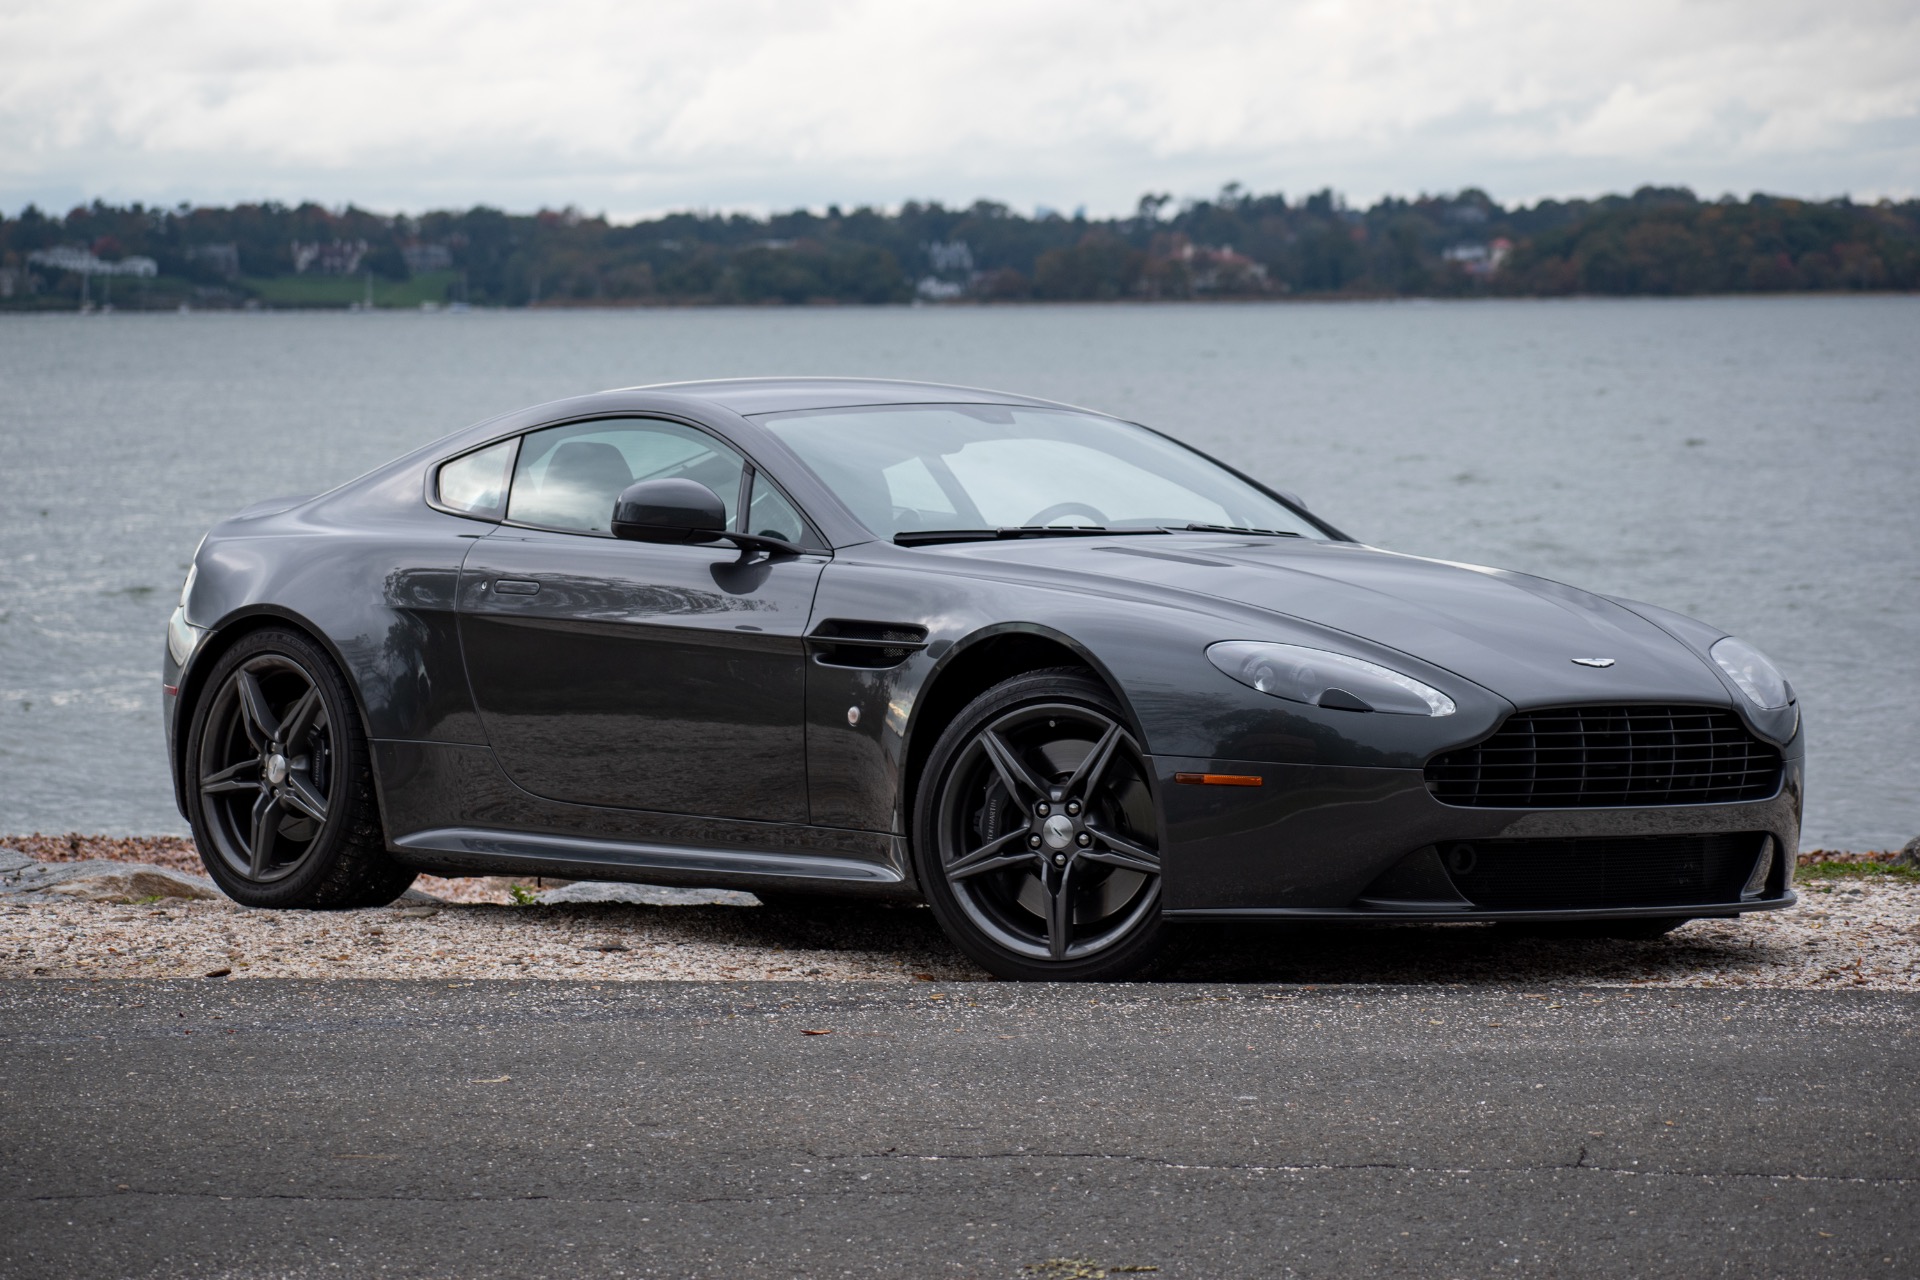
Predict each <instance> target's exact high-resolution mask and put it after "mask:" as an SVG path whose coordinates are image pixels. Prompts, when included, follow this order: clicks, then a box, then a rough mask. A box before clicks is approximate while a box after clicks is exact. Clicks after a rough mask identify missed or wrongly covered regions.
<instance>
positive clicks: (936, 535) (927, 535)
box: [893, 525, 1168, 547]
mask: <svg viewBox="0 0 1920 1280" xmlns="http://www.w3.org/2000/svg"><path fill="white" fill-rule="evenodd" d="M1166 532H1168V531H1167V530H1165V529H1106V528H1102V527H1100V526H1098V525H1094V526H1091V527H1089V526H1086V525H1019V526H1015V527H1012V528H1000V529H905V530H902V531H901V532H899V533H896V534H894V535H893V542H894V545H895V546H900V547H925V546H931V545H933V544H934V543H937V542H999V541H1001V540H1003V539H1007V538H1112V537H1123V536H1127V535H1131V534H1136V533H1166Z"/></svg>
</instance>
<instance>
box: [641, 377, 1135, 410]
mask: <svg viewBox="0 0 1920 1280" xmlns="http://www.w3.org/2000/svg"><path fill="white" fill-rule="evenodd" d="M619 390H622V391H656V392H660V393H663V394H666V395H674V396H683V397H686V398H687V399H691V400H703V401H705V402H707V403H709V404H713V405H717V406H719V407H720V408H723V409H728V410H731V411H732V412H734V413H737V414H740V415H741V416H742V417H745V416H747V415H749V414H760V413H782V412H791V411H793V410H800V409H846V408H852V407H854V406H857V405H876V404H1016V405H1034V406H1044V407H1047V408H1054V409H1066V408H1072V407H1074V406H1071V405H1063V404H1060V403H1058V402H1056V401H1052V400H1040V399H1036V398H1035V397H1033V396H1023V395H1016V394H1014V393H1013V392H1010V391H989V390H986V389H984V388H981V387H960V386H953V385H951V384H948V383H944V382H909V381H905V380H902V379H895V378H716V379H712V380H710V381H706V382H659V383H654V384H652V385H649V386H642V387H621V388H619ZM1103 416H1104V415H1103Z"/></svg>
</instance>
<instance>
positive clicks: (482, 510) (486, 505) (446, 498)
mask: <svg viewBox="0 0 1920 1280" xmlns="http://www.w3.org/2000/svg"><path fill="white" fill-rule="evenodd" d="M517 443H518V441H516V440H502V441H501V442H500V443H499V444H492V445H488V446H487V447H486V448H484V449H476V450H475V451H474V452H472V453H467V454H462V455H461V456H460V457H458V458H455V459H453V460H452V461H451V462H443V463H441V464H440V474H439V475H437V476H436V477H434V497H435V499H436V500H437V501H438V502H439V504H440V505H441V506H443V507H445V508H446V509H447V510H449V511H457V512H459V513H460V514H461V515H463V516H479V517H481V518H483V519H490V520H497V519H499V518H500V509H501V507H502V506H504V505H505V502H506V496H507V473H508V470H509V469H510V468H511V467H512V466H513V447H514V445H515V444H517Z"/></svg>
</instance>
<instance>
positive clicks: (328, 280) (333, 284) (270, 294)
mask: <svg viewBox="0 0 1920 1280" xmlns="http://www.w3.org/2000/svg"><path fill="white" fill-rule="evenodd" d="M458 279H459V273H458V272H456V271H435V272H431V273H429V274H427V275H424V276H415V277H414V278H413V279H411V280H404V281H393V280H381V279H379V278H378V277H376V278H375V279H374V282H373V305H374V306H376V307H417V306H419V305H420V304H421V303H423V302H445V301H446V300H447V290H448V288H449V287H450V286H451V285H453V284H454V282H455V281H457V280H458ZM240 283H241V284H243V285H245V286H246V287H247V288H248V289H250V290H251V291H252V292H253V293H254V294H255V295H256V296H258V297H259V299H260V301H262V302H264V303H266V304H267V305H268V306H270V307H346V306H351V305H352V304H354V303H356V302H364V301H365V300H366V297H367V278H366V276H364V275H358V276H271V277H253V278H249V279H246V280H242V281H241V282H240Z"/></svg>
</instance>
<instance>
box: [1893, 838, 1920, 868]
mask: <svg viewBox="0 0 1920 1280" xmlns="http://www.w3.org/2000/svg"><path fill="white" fill-rule="evenodd" d="M1893 865H1894V866H1896V867H1920V836H1915V837H1914V838H1913V839H1911V840H1909V841H1907V843H1906V844H1905V845H1904V846H1902V847H1901V849H1900V852H1899V853H1897V854H1895V855H1894V858H1893Z"/></svg>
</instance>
